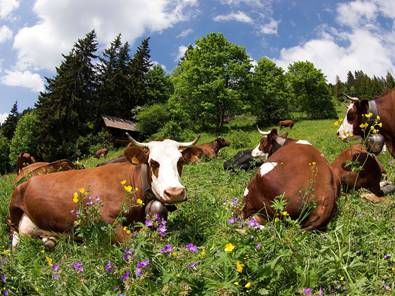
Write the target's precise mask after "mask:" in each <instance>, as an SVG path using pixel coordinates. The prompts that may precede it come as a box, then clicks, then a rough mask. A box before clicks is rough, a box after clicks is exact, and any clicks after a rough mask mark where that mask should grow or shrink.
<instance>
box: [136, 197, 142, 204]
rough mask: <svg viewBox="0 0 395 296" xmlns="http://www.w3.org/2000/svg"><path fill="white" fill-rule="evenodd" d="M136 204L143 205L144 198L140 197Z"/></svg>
mask: <svg viewBox="0 0 395 296" xmlns="http://www.w3.org/2000/svg"><path fill="white" fill-rule="evenodd" d="M136 204H138V205H139V206H141V205H142V204H143V200H142V199H141V198H138V199H137V200H136Z"/></svg>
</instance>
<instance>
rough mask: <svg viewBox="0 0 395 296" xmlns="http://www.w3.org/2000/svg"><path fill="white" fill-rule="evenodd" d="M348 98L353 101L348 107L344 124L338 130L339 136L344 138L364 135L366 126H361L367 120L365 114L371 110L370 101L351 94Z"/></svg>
mask: <svg viewBox="0 0 395 296" xmlns="http://www.w3.org/2000/svg"><path fill="white" fill-rule="evenodd" d="M347 98H348V99H349V100H350V101H351V103H350V105H349V106H348V108H347V112H346V116H345V117H344V119H343V122H342V124H341V125H340V127H339V129H338V130H337V136H338V137H339V138H340V139H342V140H345V139H347V138H350V137H352V136H361V137H362V136H364V132H365V130H366V128H361V124H363V123H365V122H366V118H364V116H363V115H364V114H367V113H368V110H369V101H367V100H359V99H358V98H355V97H350V96H347Z"/></svg>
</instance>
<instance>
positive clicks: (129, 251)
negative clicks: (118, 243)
mask: <svg viewBox="0 0 395 296" xmlns="http://www.w3.org/2000/svg"><path fill="white" fill-rule="evenodd" d="M132 255H133V250H132V249H129V248H126V249H125V250H123V256H122V258H123V260H125V261H126V262H127V261H129V259H130V258H131V257H132Z"/></svg>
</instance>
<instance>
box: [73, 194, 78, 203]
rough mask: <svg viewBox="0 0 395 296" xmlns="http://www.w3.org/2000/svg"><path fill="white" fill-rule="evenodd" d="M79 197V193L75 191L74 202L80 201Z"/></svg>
mask: <svg viewBox="0 0 395 296" xmlns="http://www.w3.org/2000/svg"><path fill="white" fill-rule="evenodd" d="M78 201H79V199H78V193H77V192H74V194H73V203H78Z"/></svg>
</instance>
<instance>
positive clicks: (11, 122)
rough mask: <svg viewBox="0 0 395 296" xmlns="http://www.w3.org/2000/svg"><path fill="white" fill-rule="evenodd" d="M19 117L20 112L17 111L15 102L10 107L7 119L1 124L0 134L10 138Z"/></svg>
mask: <svg viewBox="0 0 395 296" xmlns="http://www.w3.org/2000/svg"><path fill="white" fill-rule="evenodd" d="M19 118H20V114H19V113H18V102H15V103H14V105H13V106H12V108H11V111H10V114H8V116H7V119H6V120H5V121H4V123H3V124H2V126H1V134H2V135H3V136H4V137H6V138H7V139H8V140H11V139H12V137H13V136H14V133H15V129H16V125H17V123H18V120H19Z"/></svg>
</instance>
